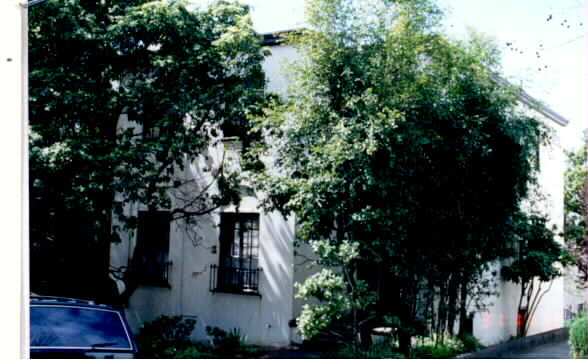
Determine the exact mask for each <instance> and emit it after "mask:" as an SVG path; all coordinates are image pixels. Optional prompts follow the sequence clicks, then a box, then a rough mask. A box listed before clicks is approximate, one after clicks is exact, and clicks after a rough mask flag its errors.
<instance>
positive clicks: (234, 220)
mask: <svg viewBox="0 0 588 360" xmlns="http://www.w3.org/2000/svg"><path fill="white" fill-rule="evenodd" d="M220 219H221V220H220V233H219V249H220V251H219V256H218V265H214V264H213V265H211V284H210V288H211V289H210V290H211V291H212V292H225V293H237V294H244V295H258V296H260V294H259V274H260V272H261V271H262V269H261V268H260V267H259V245H260V244H259V239H260V216H259V213H240V212H239V213H228V212H227V213H221V214H220Z"/></svg>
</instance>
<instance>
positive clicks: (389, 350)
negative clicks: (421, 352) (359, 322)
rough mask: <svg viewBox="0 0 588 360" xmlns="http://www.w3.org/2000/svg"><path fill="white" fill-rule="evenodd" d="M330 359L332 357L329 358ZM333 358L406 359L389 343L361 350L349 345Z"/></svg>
mask: <svg viewBox="0 0 588 360" xmlns="http://www.w3.org/2000/svg"><path fill="white" fill-rule="evenodd" d="M329 357H330V356H329ZM333 358H338V359H404V358H405V356H404V355H403V354H402V353H400V352H398V348H396V347H394V346H392V345H390V344H389V343H381V344H375V345H372V346H370V348H369V349H365V350H364V349H361V348H359V347H358V346H356V345H347V346H345V347H344V348H342V349H341V350H339V351H337V352H336V353H335V354H334V356H333Z"/></svg>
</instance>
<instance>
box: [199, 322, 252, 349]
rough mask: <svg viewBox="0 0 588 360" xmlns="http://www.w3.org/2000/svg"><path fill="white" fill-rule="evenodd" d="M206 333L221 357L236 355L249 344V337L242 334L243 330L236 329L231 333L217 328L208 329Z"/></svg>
mask: <svg viewBox="0 0 588 360" xmlns="http://www.w3.org/2000/svg"><path fill="white" fill-rule="evenodd" d="M206 333H207V334H208V336H210V337H212V339H211V345H212V347H213V348H214V350H215V352H217V353H218V354H220V355H234V354H237V353H239V352H241V350H243V347H244V345H245V343H246V342H247V337H246V336H245V335H244V334H241V329H238V328H234V329H233V330H231V331H230V332H227V331H225V330H223V329H220V328H217V327H210V326H207V327H206Z"/></svg>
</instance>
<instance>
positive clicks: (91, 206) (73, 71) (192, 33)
mask: <svg viewBox="0 0 588 360" xmlns="http://www.w3.org/2000/svg"><path fill="white" fill-rule="evenodd" d="M187 4H188V3H187V2H184V1H164V0H157V1H147V0H120V1H82V0H70V1H65V2H64V1H59V0H49V1H47V2H45V3H43V6H36V7H33V8H31V9H30V10H29V46H30V47H29V60H30V64H29V69H30V76H29V94H30V98H29V107H30V130H31V136H30V141H29V146H30V162H29V164H30V180H31V181H30V193H31V197H30V201H31V203H30V208H31V242H32V244H33V246H32V251H31V264H32V268H31V276H32V283H31V286H32V288H33V289H34V290H35V291H39V292H40V293H44V292H51V294H57V293H58V292H59V291H57V292H55V291H56V289H58V288H57V287H56V284H55V283H54V284H53V285H51V286H50V285H46V284H48V283H47V282H48V281H53V282H57V283H59V282H62V283H64V288H67V287H69V288H71V286H69V284H71V282H72V281H73V280H71V279H68V274H69V273H72V271H71V269H72V268H76V269H78V270H80V271H79V273H80V274H81V275H80V276H81V277H82V279H79V280H76V281H75V282H76V283H80V284H82V283H90V284H92V283H93V282H92V281H88V280H87V279H88V277H89V276H88V274H87V272H88V271H95V272H99V273H100V274H101V275H102V276H106V273H107V270H108V248H109V246H110V241H111V240H112V239H113V237H115V236H113V234H112V230H111V229H112V223H113V219H112V215H113V211H114V215H115V216H116V217H117V218H118V221H119V222H120V223H122V224H121V225H122V226H121V227H120V229H119V230H125V228H126V229H131V230H132V229H133V228H134V227H135V226H136V219H135V218H134V217H133V216H129V214H125V213H124V211H123V209H124V208H125V205H127V204H128V203H137V202H138V203H142V204H144V205H145V206H147V207H149V208H150V209H158V208H163V209H169V210H171V211H173V212H174V217H175V218H186V219H189V218H190V217H193V216H196V215H198V214H204V213H207V212H209V211H212V210H214V209H215V208H217V207H218V206H221V205H226V204H228V203H230V202H235V201H237V200H236V199H237V198H238V196H237V195H238V193H237V191H236V190H235V188H236V187H237V185H238V183H239V178H238V176H237V174H235V173H234V172H232V171H231V170H229V169H228V168H227V167H226V166H222V165H220V166H218V168H213V169H209V174H210V176H211V177H212V178H213V179H214V180H216V183H217V185H218V190H219V192H218V193H217V194H214V195H209V194H208V193H207V192H206V191H204V192H202V191H200V190H201V189H199V188H198V184H195V181H194V179H192V180H190V179H187V180H186V179H178V178H177V174H178V173H179V172H180V171H182V170H184V166H185V165H186V164H187V162H190V161H193V160H194V159H195V158H196V157H197V156H198V155H199V154H201V153H202V152H203V151H204V150H206V149H207V148H208V147H209V145H211V144H214V143H215V141H216V140H218V139H217V138H218V134H219V133H220V131H223V132H224V134H225V135H226V136H239V137H240V138H241V140H243V142H244V143H245V144H247V143H248V141H249V136H247V132H248V130H249V123H248V120H247V118H246V117H247V116H248V115H251V114H256V113H260V108H261V106H263V102H264V101H265V93H264V86H265V77H264V74H263V70H262V67H261V62H262V60H263V58H264V56H265V51H264V50H263V49H262V47H261V44H260V42H259V38H258V36H257V34H255V32H254V30H253V27H252V25H251V19H250V17H249V8H248V7H247V6H244V5H240V4H238V3H233V2H227V1H222V0H219V1H214V2H212V3H211V4H210V6H209V7H207V8H204V9H202V10H191V8H189V7H187ZM123 113H124V114H127V115H128V118H129V120H130V121H131V122H130V123H129V127H128V128H125V127H124V126H123V127H121V126H122V125H121V124H119V116H120V115H121V114H123ZM119 125H120V126H119ZM180 180H181V181H180ZM190 186H192V187H190ZM187 190H191V191H187ZM178 191H183V192H184V193H186V194H191V196H193V197H192V198H189V197H188V198H183V199H181V200H180V199H178V198H177V196H175V194H178ZM115 193H116V194H118V199H117V202H116V203H115V204H114V205H113V200H114V196H115ZM48 254H51V255H48ZM81 254H87V255H81ZM96 254H98V255H96ZM76 258H81V259H83V261H81V262H80V263H76ZM88 258H93V259H94V258H96V259H98V260H96V262H97V263H96V264H89V262H88V261H87V259H88ZM45 259H48V260H45ZM44 261H49V263H44ZM84 261H85V262H86V263H84ZM48 268H52V269H54V270H52V271H54V272H56V274H51V272H47V271H46V269H48ZM128 288H132V287H130V286H129V287H128Z"/></svg>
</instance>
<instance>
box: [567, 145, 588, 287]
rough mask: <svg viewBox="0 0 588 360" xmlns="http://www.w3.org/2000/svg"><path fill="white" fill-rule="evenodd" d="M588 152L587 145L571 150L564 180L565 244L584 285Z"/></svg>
mask: <svg viewBox="0 0 588 360" xmlns="http://www.w3.org/2000/svg"><path fill="white" fill-rule="evenodd" d="M586 156H587V154H586V145H584V146H583V147H582V148H581V149H580V150H579V151H577V152H570V153H568V168H567V170H566V174H565V176H566V182H565V193H564V201H565V215H564V238H565V241H566V246H567V248H568V249H569V250H570V253H571V254H572V256H573V258H574V263H575V265H576V266H577V267H578V269H579V270H580V273H579V279H578V280H579V281H578V282H579V283H580V285H583V286H585V285H586V282H587V281H588V254H586V248H587V247H588V242H587V232H586V221H587V220H586V219H587V217H588V214H587V212H586V204H587V199H586V191H587V188H586V187H587V186H588V183H587V174H588V167H587V161H588V160H587V157H586Z"/></svg>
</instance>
